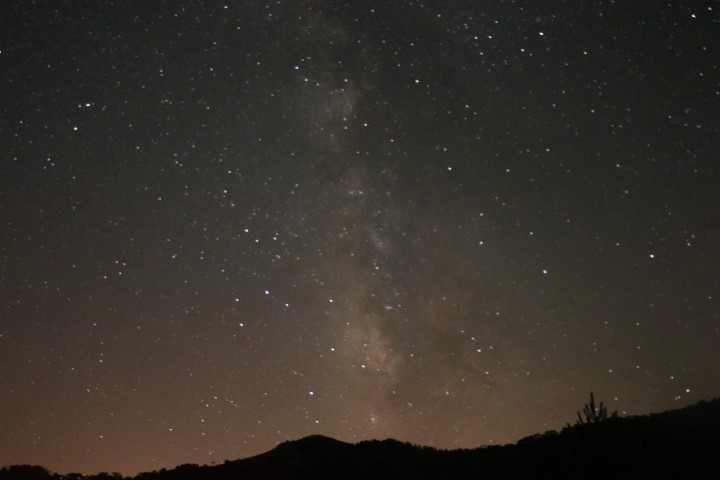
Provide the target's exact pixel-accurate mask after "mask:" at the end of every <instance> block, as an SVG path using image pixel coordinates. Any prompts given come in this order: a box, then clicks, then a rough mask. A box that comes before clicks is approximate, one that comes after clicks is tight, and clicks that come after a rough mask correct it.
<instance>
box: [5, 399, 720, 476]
mask: <svg viewBox="0 0 720 480" xmlns="http://www.w3.org/2000/svg"><path fill="white" fill-rule="evenodd" d="M709 473H712V474H714V475H718V474H720V398H717V399H714V400H710V401H702V402H699V403H697V404H694V405H690V406H687V407H684V408H680V409H676V410H668V411H664V412H660V413H654V414H650V415H641V416H628V417H609V418H607V419H604V420H602V421H599V422H597V423H585V424H576V425H568V426H566V427H565V428H563V429H562V430H561V431H559V432H558V431H548V432H545V433H543V434H536V435H531V436H528V437H525V438H523V439H521V440H519V441H518V442H517V443H515V444H508V445H497V446H485V447H479V448H474V449H458V450H439V449H436V448H433V447H423V446H418V445H413V444H410V443H407V442H401V441H398V440H394V439H385V440H365V441H361V442H358V443H354V444H353V443H347V442H343V441H340V440H336V439H334V438H330V437H326V436H324V435H310V436H308V437H303V438H300V439H297V440H289V441H285V442H283V443H280V444H278V445H277V446H276V447H275V448H273V449H271V450H269V451H267V452H265V453H261V454H259V455H255V456H253V457H249V458H244V459H238V460H232V461H231V460H226V461H225V462H224V463H222V464H219V465H214V466H208V465H203V466H201V465H193V464H184V465H179V466H177V467H175V468H173V469H169V470H166V469H162V470H160V471H154V472H143V473H139V474H138V475H136V476H134V477H126V479H128V480H129V479H132V480H241V479H260V480H288V479H293V480H303V479H316V480H317V479H319V480H322V479H347V480H364V479H373V480H385V479H387V480H390V479H392V480H405V479H407V480H410V479H413V480H423V479H428V480H429V479H443V480H454V479H458V480H461V479H462V480H464V479H468V480H469V479H503V480H504V479H516V478H517V479H520V478H535V479H545V478H547V479H550V478H553V479H559V478H560V479H564V478H568V479H569V478H582V479H601V478H602V479H605V478H614V479H624V478H628V479H629V478H634V479H636V478H653V479H656V478H708V476H707V475H708V474H709ZM120 479H122V476H120V475H119V474H108V473H101V474H96V475H79V474H68V475H60V474H54V473H51V472H49V471H47V470H46V469H44V468H43V467H38V466H30V465H15V466H10V467H4V468H2V469H0V480H120Z"/></svg>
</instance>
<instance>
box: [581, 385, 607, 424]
mask: <svg viewBox="0 0 720 480" xmlns="http://www.w3.org/2000/svg"><path fill="white" fill-rule="evenodd" d="M583 413H584V415H585V418H584V419H583V416H582V415H580V412H577V417H578V419H577V422H576V425H582V424H584V423H598V422H602V421H603V420H607V418H608V415H607V408H606V407H605V405H603V402H600V406H599V407H596V406H595V397H594V396H593V393H592V392H590V402H589V403H586V404H585V407H584V408H583ZM610 416H611V417H617V412H616V411H614V412H613V413H612V414H611V415H610Z"/></svg>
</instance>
